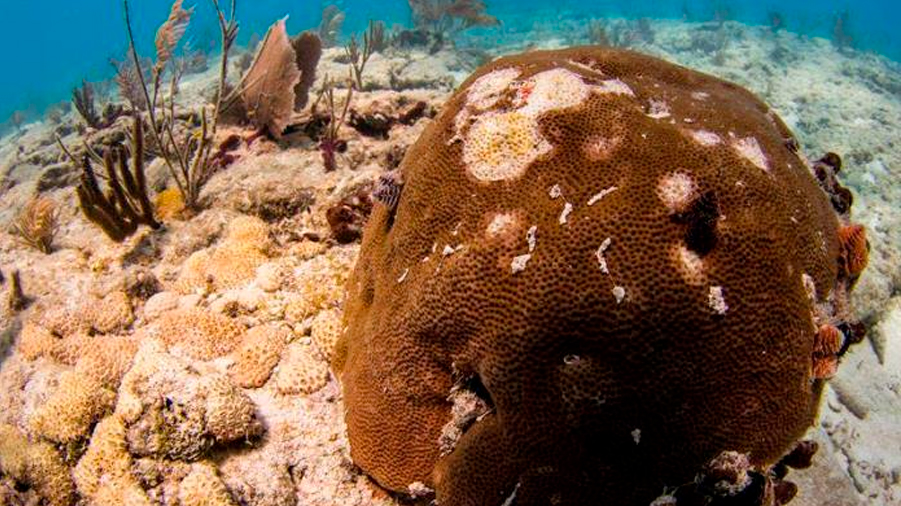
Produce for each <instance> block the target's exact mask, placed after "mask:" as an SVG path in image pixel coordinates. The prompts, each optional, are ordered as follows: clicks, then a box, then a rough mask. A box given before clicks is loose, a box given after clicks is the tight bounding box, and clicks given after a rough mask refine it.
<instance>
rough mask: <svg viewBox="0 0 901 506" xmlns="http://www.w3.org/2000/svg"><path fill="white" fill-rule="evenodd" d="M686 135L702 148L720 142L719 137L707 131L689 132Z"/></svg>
mask: <svg viewBox="0 0 901 506" xmlns="http://www.w3.org/2000/svg"><path fill="white" fill-rule="evenodd" d="M688 135H690V136H691V138H692V139H694V140H695V142H697V143H698V144H700V145H702V146H708V147H709V146H716V145H717V144H719V143H720V142H722V139H720V136H719V135H717V134H715V133H713V132H709V131H707V130H689V131H688Z"/></svg>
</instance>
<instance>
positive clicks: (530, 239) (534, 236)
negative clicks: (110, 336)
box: [526, 225, 538, 253]
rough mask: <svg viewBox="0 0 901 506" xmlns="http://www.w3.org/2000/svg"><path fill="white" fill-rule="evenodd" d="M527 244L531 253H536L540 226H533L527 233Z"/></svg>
mask: <svg viewBox="0 0 901 506" xmlns="http://www.w3.org/2000/svg"><path fill="white" fill-rule="evenodd" d="M526 243H527V244H528V245H529V253H531V252H533V251H535V245H536V244H537V243H538V226H537V225H532V226H531V227H529V230H527V231H526Z"/></svg>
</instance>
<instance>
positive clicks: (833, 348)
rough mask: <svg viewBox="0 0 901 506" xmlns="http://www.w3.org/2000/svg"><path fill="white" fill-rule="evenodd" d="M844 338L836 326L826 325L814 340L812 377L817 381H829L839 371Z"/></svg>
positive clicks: (820, 329)
mask: <svg viewBox="0 0 901 506" xmlns="http://www.w3.org/2000/svg"><path fill="white" fill-rule="evenodd" d="M843 342H844V336H843V334H842V332H841V330H839V329H838V327H836V326H834V325H829V324H824V325H821V326H820V328H819V330H817V333H816V336H814V339H813V367H812V373H811V375H812V376H813V377H814V378H817V379H829V378H831V377H832V376H834V375H835V373H836V371H838V357H839V353H840V351H841V349H842V344H843Z"/></svg>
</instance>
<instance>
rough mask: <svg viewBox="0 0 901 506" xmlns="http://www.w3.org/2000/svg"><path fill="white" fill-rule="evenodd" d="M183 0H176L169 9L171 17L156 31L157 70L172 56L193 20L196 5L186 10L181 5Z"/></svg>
mask: <svg viewBox="0 0 901 506" xmlns="http://www.w3.org/2000/svg"><path fill="white" fill-rule="evenodd" d="M181 2H182V0H175V2H173V3H172V9H171V10H170V11H169V19H167V20H166V22H165V23H163V24H162V25H161V26H160V28H159V30H157V31H156V71H157V72H160V71H161V70H162V69H163V67H165V66H166V62H168V61H169V60H170V59H171V58H172V52H173V51H174V50H175V46H177V45H178V41H179V40H180V39H181V37H182V35H184V34H185V30H187V29H188V23H189V22H190V21H191V15H192V14H194V7H191V8H190V9H188V10H185V9H183V8H182V6H181Z"/></svg>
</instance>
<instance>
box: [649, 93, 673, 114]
mask: <svg viewBox="0 0 901 506" xmlns="http://www.w3.org/2000/svg"><path fill="white" fill-rule="evenodd" d="M647 117H649V118H653V119H663V118H669V117H670V110H669V105H668V104H667V103H666V102H665V101H663V100H658V99H656V98H652V99H651V100H649V101H648V112H647Z"/></svg>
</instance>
